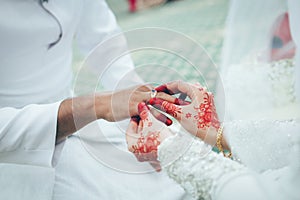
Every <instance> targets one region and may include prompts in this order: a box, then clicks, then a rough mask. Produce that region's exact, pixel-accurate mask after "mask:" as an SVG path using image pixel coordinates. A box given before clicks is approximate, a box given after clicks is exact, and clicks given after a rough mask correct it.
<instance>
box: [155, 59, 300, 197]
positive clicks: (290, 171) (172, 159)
mask: <svg viewBox="0 0 300 200" xmlns="http://www.w3.org/2000/svg"><path fill="white" fill-rule="evenodd" d="M291 64H292V61H280V62H276V63H275V64H273V65H268V64H265V66H262V65H255V64H253V65H252V66H251V67H249V66H240V67H235V68H234V70H231V71H229V72H228V74H229V75H228V79H226V80H225V81H226V83H227V84H225V91H227V92H228V93H227V94H228V95H227V97H228V99H229V100H228V109H236V110H233V112H232V113H231V114H232V115H234V116H233V118H240V119H241V120H234V121H230V122H225V123H224V134H225V137H226V138H227V141H228V143H229V145H230V147H231V149H232V153H233V155H234V160H231V159H228V158H225V157H223V154H217V153H215V152H213V151H212V150H211V149H212V147H211V146H209V145H207V144H205V143H204V142H202V141H200V140H199V139H194V138H192V137H190V136H188V135H186V134H181V135H177V136H175V137H171V138H168V139H167V140H166V141H164V142H163V143H162V144H161V145H160V146H159V160H160V161H161V163H162V166H163V168H164V170H166V171H167V173H168V175H169V176H170V177H171V178H173V179H174V180H175V181H176V182H178V183H179V184H180V185H181V186H182V187H183V188H185V190H186V191H187V192H188V193H190V194H192V196H193V197H194V198H195V199H264V200H266V199H299V197H300V192H299V190H298V188H299V186H300V181H299V179H300V162H299V157H300V135H299V133H300V124H299V121H296V119H297V118H298V119H299V111H300V109H299V105H297V104H296V103H295V99H294V93H293V91H291V90H290V88H292V86H293V83H294V81H293V79H292V78H291V77H292V75H293V70H294V67H293V66H292V65H291ZM274 65H276V66H274ZM241 72H243V73H241ZM253 79H255V81H254V82H253ZM248 82H249V83H253V84H251V86H253V87H245V86H246V85H247V83H248ZM262 83H263V84H262ZM256 84H257V85H260V84H262V85H264V86H265V87H264V89H263V91H262V90H255V89H254V88H256V87H255V86H256ZM260 92H262V93H260ZM275 94H276V95H275ZM247 95H249V96H250V97H252V96H254V97H255V98H256V101H253V104H252V105H249V104H247V103H245V102H244V101H246V102H247V100H245V99H243V97H245V96H247ZM277 97H278V98H277ZM281 97H285V99H282V98H281ZM255 102H257V103H255ZM248 103H250V102H248ZM234 105H239V106H240V107H238V108H236V107H235V106H234ZM277 105H280V106H278V107H277ZM271 107H272V108H271ZM274 108H275V109H274ZM289 116H290V117H291V118H292V119H293V118H294V120H283V119H284V118H288V117H289ZM231 117H232V116H231ZM262 117H264V118H265V119H260V118H262ZM276 118H278V119H280V120H275V119H276ZM184 147H185V148H184ZM182 149H184V150H185V151H182Z"/></svg>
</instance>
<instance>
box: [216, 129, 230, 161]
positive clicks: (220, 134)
mask: <svg viewBox="0 0 300 200" xmlns="http://www.w3.org/2000/svg"><path fill="white" fill-rule="evenodd" d="M223 129H224V127H223V126H221V127H220V128H219V129H218V133H217V148H218V149H219V151H220V152H222V153H223V155H224V157H226V158H231V156H232V154H231V152H229V153H228V154H226V153H225V151H224V149H223V145H222V138H223Z"/></svg>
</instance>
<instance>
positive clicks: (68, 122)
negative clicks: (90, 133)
mask: <svg viewBox="0 0 300 200" xmlns="http://www.w3.org/2000/svg"><path fill="white" fill-rule="evenodd" d="M108 110H109V94H108V93H107V94H97V95H89V96H80V97H75V98H70V99H66V100H64V101H62V103H61V104H60V107H59V110H58V116H57V134H56V141H57V142H59V141H61V140H63V139H64V138H65V137H67V136H69V135H71V134H73V133H74V132H76V131H77V130H79V129H81V128H82V127H84V126H86V125H87V124H89V123H91V122H93V121H95V120H97V119H105V118H106V115H108V113H109V112H108Z"/></svg>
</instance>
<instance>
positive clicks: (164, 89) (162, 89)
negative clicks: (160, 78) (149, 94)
mask: <svg viewBox="0 0 300 200" xmlns="http://www.w3.org/2000/svg"><path fill="white" fill-rule="evenodd" d="M155 90H156V91H157V92H163V93H166V94H170V95H173V94H174V92H172V91H171V90H169V89H168V87H167V85H166V84H163V85H160V86H158V87H156V88H155Z"/></svg>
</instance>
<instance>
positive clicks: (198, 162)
mask: <svg viewBox="0 0 300 200" xmlns="http://www.w3.org/2000/svg"><path fill="white" fill-rule="evenodd" d="M187 144H188V145H187ZM184 146H185V147H187V146H188V148H186V151H184V154H183V155H180V152H182V149H185V148H184ZM158 153H159V160H160V162H161V165H162V167H163V170H165V171H166V172H167V174H168V176H170V177H171V178H172V179H174V180H175V181H176V182H177V183H179V184H180V185H181V186H182V187H183V188H184V189H185V190H186V192H188V193H189V194H191V195H192V196H193V197H194V198H195V199H205V200H214V199H218V200H220V199H224V200H225V199H232V200H237V199H245V200H248V199H249V200H252V199H259V200H266V199H269V197H268V196H267V194H266V193H265V192H264V188H262V187H260V184H259V183H260V181H259V180H258V179H257V177H258V176H257V174H256V173H254V172H251V171H250V170H248V169H247V168H246V167H245V166H243V165H241V164H240V163H238V162H236V161H233V160H231V159H228V158H225V157H223V155H221V154H217V153H215V152H212V151H211V147H210V146H208V145H206V144H205V143H204V142H202V141H200V140H199V139H193V140H191V139H188V138H187V137H186V136H181V135H177V136H175V137H171V138H168V139H166V140H165V141H164V142H163V143H162V144H161V145H160V146H159V152H158ZM174 156H178V158H176V157H174Z"/></svg>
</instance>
